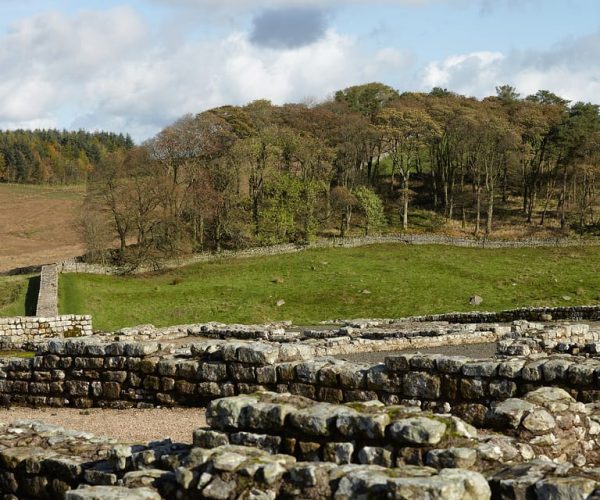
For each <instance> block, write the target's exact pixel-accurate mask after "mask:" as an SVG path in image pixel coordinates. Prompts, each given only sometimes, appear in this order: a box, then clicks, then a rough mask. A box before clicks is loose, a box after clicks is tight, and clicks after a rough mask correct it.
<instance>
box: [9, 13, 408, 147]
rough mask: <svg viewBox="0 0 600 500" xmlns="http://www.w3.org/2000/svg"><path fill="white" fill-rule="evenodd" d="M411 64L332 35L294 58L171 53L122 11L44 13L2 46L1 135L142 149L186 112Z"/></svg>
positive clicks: (328, 88) (221, 50) (226, 50)
mask: <svg viewBox="0 0 600 500" xmlns="http://www.w3.org/2000/svg"><path fill="white" fill-rule="evenodd" d="M408 64H409V58H408V57H407V56H406V54H405V53H404V52H402V51H398V50H394V49H384V50H381V51H380V52H379V53H378V54H376V55H375V57H372V55H371V54H368V53H363V52H362V51H361V50H360V47H359V42H358V40H356V39H354V38H352V37H348V36H344V35H341V34H339V33H337V32H336V31H334V30H328V31H326V32H325V34H324V36H323V37H322V38H320V39H319V40H317V41H315V42H314V43H312V44H309V45H305V46H303V47H299V48H296V49H291V50H273V49H270V48H265V47H257V46H256V45H255V44H253V43H251V41H250V39H249V36H248V34H246V33H241V32H239V33H234V34H232V35H230V36H228V37H226V38H223V39H217V40H192V39H190V40H185V39H183V40H182V41H181V42H180V43H179V44H176V45H175V44H172V43H170V42H169V41H168V40H166V41H163V40H161V38H160V37H157V36H156V33H154V32H152V31H151V30H150V29H149V28H148V27H147V26H145V24H144V22H143V20H142V19H141V17H140V16H139V15H138V14H136V12H134V11H133V10H131V9H128V8H119V9H113V10H107V11H102V12H81V13H78V14H76V15H75V16H73V17H68V16H66V15H63V14H58V13H48V14H43V15H39V16H36V17H34V18H31V19H26V20H24V21H22V22H20V23H18V24H16V25H15V26H13V27H12V29H11V31H10V32H9V33H8V34H7V35H6V36H4V37H0V73H1V74H2V75H3V78H2V80H0V128H8V127H15V126H21V127H31V126H37V125H40V124H42V125H44V124H48V125H50V126H51V125H54V124H56V123H58V122H61V126H70V127H73V128H79V127H84V128H90V129H110V130H118V131H124V132H130V133H131V134H132V135H133V136H134V137H135V138H136V139H138V140H139V139H144V138H147V137H149V136H151V135H153V134H154V133H156V132H157V131H158V130H160V129H161V128H162V127H164V126H165V125H167V124H168V123H170V122H172V121H173V120H175V119H176V118H178V117H179V116H181V115H183V114H185V113H190V112H199V111H201V110H204V109H207V108H210V107H214V106H217V105H222V104H228V103H234V104H243V103H246V102H248V101H250V100H253V99H258V98H268V99H271V100H272V101H273V102H275V103H284V102H291V101H296V100H302V99H303V98H305V97H308V96H319V97H324V96H326V95H328V94H329V93H331V92H333V91H334V90H337V89H339V88H343V87H345V86H348V85H351V84H356V83H362V82H364V81H371V80H375V79H378V77H379V75H381V73H382V71H384V70H387V69H389V68H390V65H393V66H394V69H395V70H401V69H405V68H406V66H407V65H408ZM65 117H68V119H69V120H70V123H64V121H65V119H66V118H65Z"/></svg>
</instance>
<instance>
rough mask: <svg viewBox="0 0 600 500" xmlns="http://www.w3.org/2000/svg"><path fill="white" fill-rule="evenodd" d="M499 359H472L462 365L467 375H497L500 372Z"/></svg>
mask: <svg viewBox="0 0 600 500" xmlns="http://www.w3.org/2000/svg"><path fill="white" fill-rule="evenodd" d="M499 364H500V363H499V362H498V361H470V362H468V363H465V364H464V365H463V366H462V369H461V371H462V374H463V375H464V376H465V377H487V378H491V377H494V376H496V374H497V372H498V366H499Z"/></svg>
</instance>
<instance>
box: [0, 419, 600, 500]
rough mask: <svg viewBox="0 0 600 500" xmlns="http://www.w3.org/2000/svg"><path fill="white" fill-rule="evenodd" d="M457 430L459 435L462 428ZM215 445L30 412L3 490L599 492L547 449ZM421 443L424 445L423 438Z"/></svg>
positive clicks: (133, 494)
mask: <svg viewBox="0 0 600 500" xmlns="http://www.w3.org/2000/svg"><path fill="white" fill-rule="evenodd" d="M456 421H458V420H456ZM413 425H414V423H412V424H410V425H409V426H408V428H410V427H412V426H413ZM402 428H407V427H406V426H404V427H402ZM465 431H467V432H469V428H468V426H464V429H463V430H462V432H463V433H464V432H465ZM452 434H454V435H455V436H456V434H457V433H456V430H455V431H453V432H452ZM405 435H406V436H407V437H409V438H410V437H411V436H417V434H414V435H413V434H410V433H407V434H405ZM427 436H429V438H430V439H431V437H432V436H433V434H431V433H429V434H427V433H425V434H423V435H422V437H423V438H425V437H427ZM204 437H206V435H205V436H204ZM467 439H470V440H471V441H473V443H472V444H474V445H475V446H476V448H477V449H476V454H477V457H476V460H477V461H481V462H483V461H489V462H490V463H496V464H497V462H499V461H503V460H504V459H503V458H501V456H502V455H503V454H505V453H507V452H508V449H507V448H503V449H500V446H498V445H497V444H496V443H495V442H494V441H493V440H490V439H489V437H488V436H482V439H480V440H479V441H478V442H477V444H475V440H474V438H472V437H471V438H467ZM415 445H416V444H415ZM209 448H210V449H207V448H206V447H204V446H198V444H196V445H194V446H189V445H183V444H177V443H172V442H171V441H170V440H168V439H166V440H164V441H158V442H153V443H147V444H131V443H120V442H116V441H115V440H112V439H108V438H104V437H98V436H94V435H92V434H89V433H85V432H77V431H72V430H67V429H63V428H61V427H59V426H54V425H47V424H44V423H41V422H35V421H29V420H26V421H19V422H16V423H14V424H9V425H6V424H0V493H2V494H3V497H4V498H7V499H9V498H10V499H12V498H22V499H28V498H31V499H33V498H35V499H45V498H48V499H50V498H51V499H62V498H66V499H70V500H92V499H93V500H98V499H101V498H111V499H112V498H132V499H135V498H139V499H146V500H158V499H160V498H165V499H172V498H181V499H191V498H214V499H216V498H220V499H231V500H234V499H250V498H254V499H272V498H287V499H292V498H306V499H329V498H335V499H336V500H350V499H354V498H415V499H416V498H443V499H445V500H487V499H489V498H491V497H493V498H528V499H529V498H530V499H532V500H542V499H547V498H596V497H597V496H598V494H599V493H600V472H599V471H598V469H597V468H593V467H582V466H573V465H571V464H569V463H556V462H553V461H550V460H548V459H534V460H530V461H527V462H525V463H518V462H519V460H515V459H514V458H511V459H509V460H508V461H506V463H505V464H504V465H502V464H501V465H500V466H498V465H496V466H495V467H493V469H491V470H489V471H488V472H485V473H481V472H478V471H477V470H466V469H465V466H466V465H468V463H469V457H471V458H472V453H471V454H469V453H468V451H469V450H470V449H469V448H465V447H451V448H446V449H439V451H435V450H429V451H427V452H426V456H429V457H431V458H430V459H429V466H428V467H423V466H419V465H403V464H398V466H397V467H395V468H393V469H391V468H386V467H383V466H378V465H357V464H348V465H346V464H341V465H338V464H336V463H331V462H330V463H326V462H315V461H298V459H297V458H296V457H294V456H292V455H285V454H273V453H271V452H269V451H264V450H261V449H259V448H256V447H248V446H236V445H222V446H217V447H212V446H211V447H209ZM408 448H412V446H409V447H408ZM415 450H417V451H418V450H419V448H418V446H416V447H415ZM471 450H472V449H471ZM452 457H454V459H455V460H454V461H452ZM476 468H477V467H476Z"/></svg>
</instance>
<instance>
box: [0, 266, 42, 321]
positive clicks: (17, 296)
mask: <svg viewBox="0 0 600 500" xmlns="http://www.w3.org/2000/svg"><path fill="white" fill-rule="evenodd" d="M38 290H39V276H26V275H21V276H1V277H0V317H10V316H27V315H33V314H35V307H36V304H37V292H38Z"/></svg>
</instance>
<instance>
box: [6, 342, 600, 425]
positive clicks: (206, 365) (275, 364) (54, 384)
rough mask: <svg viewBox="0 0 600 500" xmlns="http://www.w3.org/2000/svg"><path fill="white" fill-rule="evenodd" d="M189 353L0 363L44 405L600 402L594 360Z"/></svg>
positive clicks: (70, 354) (11, 396)
mask: <svg viewBox="0 0 600 500" xmlns="http://www.w3.org/2000/svg"><path fill="white" fill-rule="evenodd" d="M191 352H192V354H191V356H177V355H173V354H168V353H164V352H161V351H160V346H159V344H157V343H152V342H144V343H127V342H114V343H110V344H100V343H97V342H86V341H83V340H68V341H50V342H49V343H48V345H47V347H46V348H45V349H41V350H40V352H39V354H38V355H37V356H36V357H35V358H32V359H12V360H9V361H7V362H4V363H3V365H2V367H1V371H0V377H2V378H1V379H0V397H1V398H2V400H3V401H4V403H5V404H28V405H40V406H46V405H48V406H76V407H91V406H110V407H128V406H139V407H145V406H152V405H166V406H170V405H182V406H194V405H201V404H204V403H206V401H207V400H212V399H215V398H218V397H224V396H233V395H236V394H249V393H253V392H255V391H257V390H271V391H276V392H290V393H292V394H296V395H301V396H305V397H308V398H310V399H314V400H317V401H326V402H332V403H340V402H349V401H369V400H374V399H378V400H380V401H382V402H384V403H386V404H396V403H398V402H401V401H407V400H417V401H419V402H421V403H422V404H423V406H424V407H427V408H435V407H438V406H439V405H443V404H444V403H450V404H451V405H452V407H453V408H457V411H459V412H460V408H464V412H465V413H469V412H470V413H471V414H473V415H474V416H473V418H479V417H477V415H478V414H477V411H476V409H477V408H481V410H480V411H482V412H483V411H484V410H485V408H487V407H489V405H490V403H491V402H494V401H500V400H504V399H507V398H511V397H518V396H521V395H523V394H525V393H527V392H529V391H531V390H534V389H536V388H538V387H540V386H542V385H553V386H558V387H563V388H565V389H566V390H567V391H568V392H569V393H570V394H571V395H572V396H573V397H575V398H576V399H577V400H579V401H583V402H590V401H597V400H599V399H600V389H598V382H599V378H598V377H599V374H600V360H597V359H592V358H578V357H567V358H565V357H563V356H547V355H538V356H533V357H517V358H512V359H507V360H483V361H474V360H470V359H468V358H464V357H457V356H442V355H409V354H406V355H397V356H392V357H388V358H387V359H386V362H385V364H378V365H365V364H356V363H350V362H346V361H342V360H334V359H331V358H321V359H314V360H313V359H306V360H305V359H303V358H306V357H310V356H311V352H310V351H305V350H304V348H303V346H302V345H301V344H294V343H291V344H273V343H260V342H249V343H244V342H226V341H224V342H220V343H219V342H209V341H207V342H204V343H201V344H195V345H193V346H192V351H191Z"/></svg>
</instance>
